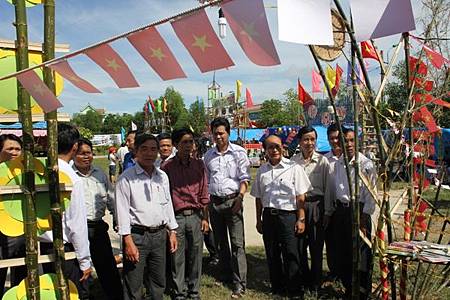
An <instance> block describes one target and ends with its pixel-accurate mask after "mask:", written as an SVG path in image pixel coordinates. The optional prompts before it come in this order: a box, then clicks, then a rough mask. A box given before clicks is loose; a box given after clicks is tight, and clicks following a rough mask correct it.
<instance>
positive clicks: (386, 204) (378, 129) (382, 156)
mask: <svg viewBox="0 0 450 300" xmlns="http://www.w3.org/2000/svg"><path fill="white" fill-rule="evenodd" d="M334 4H335V5H336V8H337V10H338V12H339V14H340V15H341V16H342V18H343V21H344V24H345V27H346V29H347V33H348V35H349V37H350V40H351V44H352V46H353V47H354V48H355V53H356V57H357V59H358V62H359V65H360V67H361V70H362V71H363V75H364V79H365V81H366V86H367V89H368V90H369V93H368V99H369V103H370V109H371V113H372V121H373V125H374V127H375V131H376V137H377V144H378V152H379V157H380V170H379V173H380V174H381V176H382V179H383V181H384V182H385V181H387V175H386V173H387V166H386V153H385V151H384V147H383V145H384V139H383V136H382V133H381V126H380V121H379V117H378V111H377V109H376V105H375V98H374V96H373V90H372V86H371V84H370V79H369V75H368V73H367V70H366V68H365V66H364V60H363V58H362V55H361V51H360V50H359V48H358V46H357V43H356V38H355V35H354V32H353V30H352V28H351V26H350V23H349V22H348V20H347V17H346V15H345V12H344V10H343V9H342V6H341V4H340V2H339V0H334ZM385 187H386V184H384V188H385ZM383 205H384V210H381V211H380V213H381V214H383V213H384V214H385V217H386V227H387V233H388V242H389V243H392V241H393V234H392V223H391V218H390V210H391V209H390V204H389V201H383V204H382V207H383ZM389 275H390V281H391V286H392V295H391V296H392V299H393V300H395V299H396V282H395V267H394V263H393V262H392V261H390V262H389Z"/></svg>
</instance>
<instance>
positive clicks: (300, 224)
mask: <svg viewBox="0 0 450 300" xmlns="http://www.w3.org/2000/svg"><path fill="white" fill-rule="evenodd" d="M303 232H305V221H300V220H297V222H296V223H295V233H296V234H302V233H303Z"/></svg>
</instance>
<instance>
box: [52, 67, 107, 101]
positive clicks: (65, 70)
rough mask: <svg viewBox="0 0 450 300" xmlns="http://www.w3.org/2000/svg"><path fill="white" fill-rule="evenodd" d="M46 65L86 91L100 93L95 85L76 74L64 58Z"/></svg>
mask: <svg viewBox="0 0 450 300" xmlns="http://www.w3.org/2000/svg"><path fill="white" fill-rule="evenodd" d="M48 67H49V68H50V69H52V70H53V71H55V72H57V73H58V74H59V75H61V76H62V77H64V78H65V79H67V80H68V81H70V82H71V83H72V84H73V85H74V86H76V87H77V88H79V89H81V90H83V91H85V92H86V93H101V92H100V91H99V90H98V89H97V88H96V87H95V86H93V85H92V84H90V83H89V82H87V81H86V80H84V79H83V78H81V77H80V76H78V75H77V73H75V71H74V70H73V69H72V67H71V66H70V65H69V63H68V62H67V61H65V60H63V61H61V62H59V63H56V64H54V65H50V66H48Z"/></svg>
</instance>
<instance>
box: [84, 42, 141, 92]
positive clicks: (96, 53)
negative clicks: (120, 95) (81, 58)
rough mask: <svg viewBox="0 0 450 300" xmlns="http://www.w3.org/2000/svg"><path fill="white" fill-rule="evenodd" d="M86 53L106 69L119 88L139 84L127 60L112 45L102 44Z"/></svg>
mask: <svg viewBox="0 0 450 300" xmlns="http://www.w3.org/2000/svg"><path fill="white" fill-rule="evenodd" d="M85 54H86V55H87V56H88V57H89V58H90V59H92V60H93V61H94V62H95V63H96V64H97V65H99V66H100V67H101V68H102V69H103V70H105V72H106V73H108V74H109V76H111V78H112V79H113V80H114V82H115V83H116V84H117V86H118V87H119V88H130V87H138V86H139V84H138V83H137V81H136V79H135V78H134V76H133V74H132V73H131V71H130V69H129V68H128V66H127V64H126V63H125V61H124V60H123V59H122V58H121V57H120V56H119V54H117V52H116V51H114V49H113V48H111V46H110V45H108V44H103V45H100V46H98V47H95V48H93V49H90V50H88V51H86V53H85Z"/></svg>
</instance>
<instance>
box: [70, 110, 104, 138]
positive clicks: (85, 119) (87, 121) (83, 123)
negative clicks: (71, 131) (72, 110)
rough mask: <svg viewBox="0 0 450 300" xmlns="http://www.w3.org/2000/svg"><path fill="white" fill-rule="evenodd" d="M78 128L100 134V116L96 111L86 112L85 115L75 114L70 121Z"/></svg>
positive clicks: (101, 123) (101, 124)
mask: <svg viewBox="0 0 450 300" xmlns="http://www.w3.org/2000/svg"><path fill="white" fill-rule="evenodd" d="M72 121H73V123H75V124H76V125H77V126H79V127H85V128H88V129H90V130H91V131H92V132H93V133H94V134H98V133H101V130H102V126H103V122H102V116H101V115H100V114H99V113H97V112H96V111H92V110H90V111H87V112H86V114H77V115H75V116H74V117H73V119H72Z"/></svg>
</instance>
